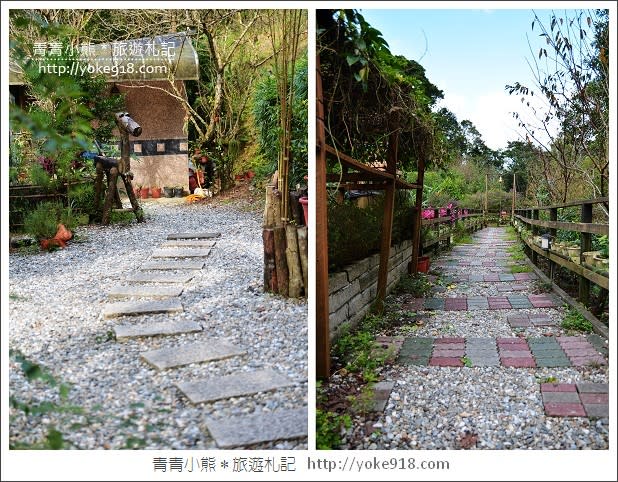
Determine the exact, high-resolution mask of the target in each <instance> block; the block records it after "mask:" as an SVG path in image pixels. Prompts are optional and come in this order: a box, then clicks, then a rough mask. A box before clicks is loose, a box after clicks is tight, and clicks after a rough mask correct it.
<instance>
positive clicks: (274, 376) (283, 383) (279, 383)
mask: <svg viewBox="0 0 618 482" xmlns="http://www.w3.org/2000/svg"><path fill="white" fill-rule="evenodd" d="M289 385H293V382H292V381H291V380H290V379H288V378H287V377H284V376H283V375H281V374H279V373H277V372H275V371H273V370H260V371H255V372H249V373H244V372H243V373H238V374H235V375H226V376H223V377H216V378H211V379H208V380H202V381H198V382H186V383H178V384H177V386H178V388H179V389H180V391H182V392H183V393H184V394H185V395H186V396H187V398H188V399H189V400H191V402H193V403H201V402H213V401H215V400H221V399H222V398H230V397H239V396H243V395H251V394H254V393H258V392H267V391H270V390H275V389H277V388H281V387H287V386H289Z"/></svg>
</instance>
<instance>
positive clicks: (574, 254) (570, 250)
mask: <svg viewBox="0 0 618 482" xmlns="http://www.w3.org/2000/svg"><path fill="white" fill-rule="evenodd" d="M579 251H580V249H579V246H567V255H568V256H569V258H571V259H573V258H577V259H579Z"/></svg>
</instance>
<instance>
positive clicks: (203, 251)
mask: <svg viewBox="0 0 618 482" xmlns="http://www.w3.org/2000/svg"><path fill="white" fill-rule="evenodd" d="M209 254H210V248H190V249H182V248H162V249H155V250H154V251H153V252H152V257H153V258H205V257H206V256H208V255H209Z"/></svg>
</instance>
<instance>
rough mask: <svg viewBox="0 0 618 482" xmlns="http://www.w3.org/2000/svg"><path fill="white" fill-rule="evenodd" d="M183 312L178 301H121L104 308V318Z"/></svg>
mask: <svg viewBox="0 0 618 482" xmlns="http://www.w3.org/2000/svg"><path fill="white" fill-rule="evenodd" d="M179 311H183V309H182V304H181V303H180V301H178V300H177V299H169V300H156V301H121V302H118V303H112V304H109V305H107V306H106V307H105V308H103V318H115V317H117V316H132V315H147V314H152V313H177V312H179Z"/></svg>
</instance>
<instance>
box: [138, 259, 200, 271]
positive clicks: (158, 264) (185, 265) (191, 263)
mask: <svg viewBox="0 0 618 482" xmlns="http://www.w3.org/2000/svg"><path fill="white" fill-rule="evenodd" d="M203 267H204V262H203V261H197V260H194V259H182V260H171V261H167V260H153V261H146V262H145V263H144V264H143V265H142V266H141V268H140V269H141V270H149V269H164V270H171V269H202V268H203Z"/></svg>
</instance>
